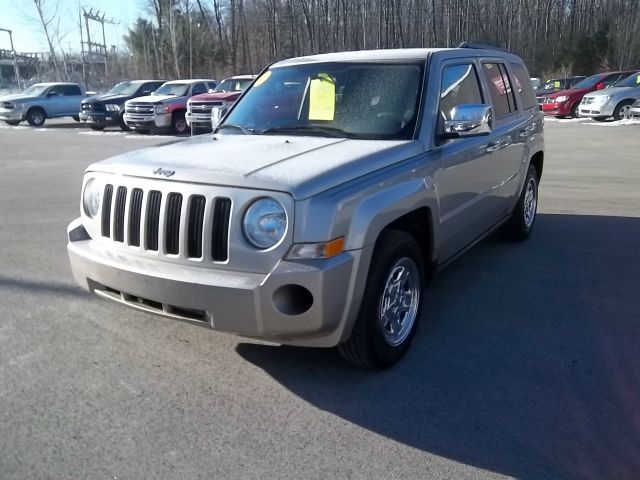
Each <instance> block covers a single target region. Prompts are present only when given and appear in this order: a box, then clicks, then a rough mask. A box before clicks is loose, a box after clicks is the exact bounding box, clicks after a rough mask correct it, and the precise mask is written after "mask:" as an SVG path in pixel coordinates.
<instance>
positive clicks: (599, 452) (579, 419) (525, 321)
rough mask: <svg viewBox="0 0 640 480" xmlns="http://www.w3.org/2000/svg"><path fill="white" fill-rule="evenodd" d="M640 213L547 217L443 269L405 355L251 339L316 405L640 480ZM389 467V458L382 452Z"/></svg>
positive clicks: (473, 453)
mask: <svg viewBox="0 0 640 480" xmlns="http://www.w3.org/2000/svg"><path fill="white" fill-rule="evenodd" d="M638 238H640V218H622V217H602V216H578V215H543V214H540V215H539V216H538V218H537V224H536V230H535V232H534V234H533V235H532V237H531V238H530V239H529V241H527V242H523V243H518V244H515V245H514V244H508V243H506V242H504V241H502V240H500V239H498V238H490V239H488V240H487V241H485V242H483V243H482V244H480V245H478V246H477V247H475V248H474V249H472V250H471V251H470V252H468V253H467V254H465V255H464V256H463V257H461V258H460V259H459V260H457V261H456V262H455V263H454V264H453V265H451V267H449V268H447V269H446V270H445V271H443V272H441V273H440V274H438V275H437V276H436V278H435V280H434V282H433V284H432V286H431V287H430V288H429V289H428V290H427V291H426V292H425V293H426V295H427V297H426V298H427V307H426V312H425V314H424V316H423V318H422V319H421V325H420V328H419V330H418V332H417V335H416V337H415V339H414V342H413V345H412V348H411V349H410V351H409V353H408V354H407V356H406V357H405V359H404V360H403V361H402V362H401V363H400V364H398V365H397V366H396V367H394V368H392V369H390V370H387V371H384V372H379V373H371V372H363V371H359V370H357V369H355V368H351V367H350V366H349V365H348V364H346V363H344V362H343V361H342V360H341V359H340V358H339V356H338V354H337V353H336V352H335V350H314V349H303V348H294V347H286V346H282V347H274V346H266V345H256V344H248V343H241V344H239V345H238V346H237V351H238V353H239V354H240V355H241V356H242V357H243V358H244V359H246V360H247V361H249V362H251V363H253V364H255V365H257V366H259V367H260V368H262V369H264V371H265V372H267V373H268V374H269V375H271V376H272V377H273V378H274V379H275V380H277V381H278V382H279V383H281V384H282V385H283V386H284V387H286V388H287V389H289V390H290V391H291V392H293V393H294V394H295V395H298V396H299V397H301V398H302V399H304V400H305V401H307V402H309V403H311V404H312V405H314V406H316V407H317V408H319V409H321V410H324V411H327V412H331V413H332V414H335V415H337V416H339V417H341V418H343V419H345V420H347V421H349V422H352V423H354V424H356V425H359V426H361V427H364V428H366V429H369V430H371V431H373V432H376V433H378V434H380V435H383V436H385V437H388V438H390V439H393V440H395V441H398V442H402V443H404V444H406V445H409V446H411V447H414V448H417V449H420V450H423V451H425V452H429V453H431V454H436V455H439V456H443V457H447V458H450V459H453V460H455V461H457V462H461V463H464V464H468V465H473V466H475V467H479V468H482V469H486V470H490V471H493V472H499V473H502V474H507V475H512V476H515V477H518V478H531V479H540V478H553V479H561V478H584V479H602V478H615V479H617V480H621V479H637V478H640V248H639V244H638ZM380 461H384V458H380Z"/></svg>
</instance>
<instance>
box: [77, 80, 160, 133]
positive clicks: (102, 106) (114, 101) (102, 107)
mask: <svg viewBox="0 0 640 480" xmlns="http://www.w3.org/2000/svg"><path fill="white" fill-rule="evenodd" d="M163 83H165V81H164V80H132V81H129V82H122V83H118V84H117V85H115V86H114V87H113V88H112V89H111V90H109V91H108V92H107V93H102V94H100V95H95V96H93V97H89V98H86V99H84V100H83V101H82V104H81V105H80V121H81V122H83V123H86V124H87V125H89V126H90V127H91V128H92V129H93V130H104V128H105V127H107V126H109V125H119V126H120V128H121V129H122V130H125V131H126V130H129V127H127V125H126V124H125V123H124V120H123V118H122V115H123V114H124V102H126V101H127V100H131V99H132V98H138V97H144V96H147V95H151V93H153V92H155V91H156V90H157V89H158V88H160V86H161V85H162V84H163Z"/></svg>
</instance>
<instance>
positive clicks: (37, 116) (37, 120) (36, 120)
mask: <svg viewBox="0 0 640 480" xmlns="http://www.w3.org/2000/svg"><path fill="white" fill-rule="evenodd" d="M31 118H32V119H33V123H35V124H36V125H40V124H41V123H42V114H41V113H40V112H34V113H33V114H32V117H31Z"/></svg>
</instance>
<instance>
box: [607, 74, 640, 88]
mask: <svg viewBox="0 0 640 480" xmlns="http://www.w3.org/2000/svg"><path fill="white" fill-rule="evenodd" d="M611 86H612V87H640V72H636V73H632V74H631V75H629V76H628V77H625V78H623V79H622V80H620V81H619V82H616V83H614V84H613V85H611Z"/></svg>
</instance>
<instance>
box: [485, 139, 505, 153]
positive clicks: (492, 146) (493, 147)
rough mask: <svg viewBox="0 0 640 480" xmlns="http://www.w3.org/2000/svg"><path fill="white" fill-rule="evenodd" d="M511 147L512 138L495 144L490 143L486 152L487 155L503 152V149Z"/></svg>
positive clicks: (497, 141)
mask: <svg viewBox="0 0 640 480" xmlns="http://www.w3.org/2000/svg"><path fill="white" fill-rule="evenodd" d="M509 145H511V139H510V138H507V139H503V140H496V141H495V142H491V143H489V145H487V148H486V149H485V151H486V152H487V153H492V152H497V151H498V150H502V149H503V148H506V147H508V146H509Z"/></svg>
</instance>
